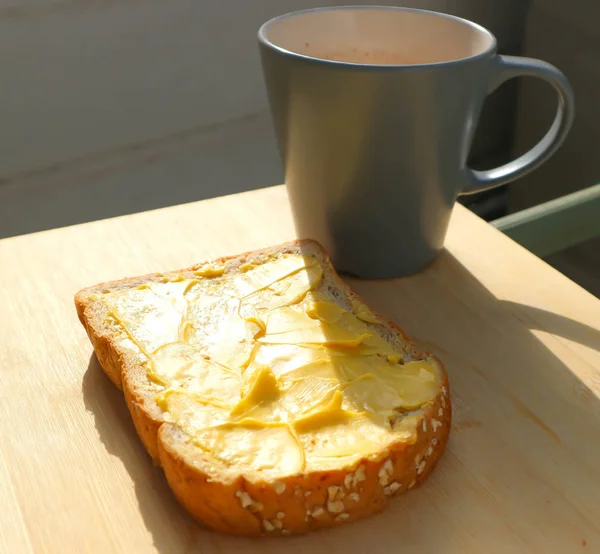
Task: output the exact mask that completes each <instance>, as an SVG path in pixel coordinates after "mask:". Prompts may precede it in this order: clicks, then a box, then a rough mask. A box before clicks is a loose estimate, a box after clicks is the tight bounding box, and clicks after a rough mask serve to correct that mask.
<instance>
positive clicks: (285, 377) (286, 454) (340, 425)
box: [103, 254, 440, 478]
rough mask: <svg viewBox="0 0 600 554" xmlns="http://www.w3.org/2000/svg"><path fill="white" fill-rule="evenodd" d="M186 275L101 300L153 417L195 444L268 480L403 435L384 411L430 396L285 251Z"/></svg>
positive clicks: (326, 465)
mask: <svg viewBox="0 0 600 554" xmlns="http://www.w3.org/2000/svg"><path fill="white" fill-rule="evenodd" d="M194 275H195V277H194V278H193V279H184V278H182V277H181V276H179V277H177V276H176V277H173V278H168V279H167V278H166V279H165V280H163V281H162V282H153V283H148V284H146V285H141V286H139V287H137V288H135V289H127V290H122V291H117V292H111V293H108V294H105V295H104V296H103V300H104V302H105V303H106V305H107V307H108V311H109V314H110V315H109V317H110V318H111V320H112V321H113V322H114V323H115V324H116V325H117V326H118V328H119V329H120V331H121V333H122V336H123V340H122V344H123V345H126V346H127V347H128V348H130V349H133V350H134V351H135V352H136V353H137V354H138V355H139V356H140V358H141V360H142V362H143V363H144V364H145V367H146V370H147V372H148V376H149V377H150V379H151V380H152V381H153V382H154V383H155V384H156V386H157V389H158V390H159V391H160V392H158V394H157V397H156V400H157V403H158V405H159V406H160V407H161V409H162V410H163V411H164V417H165V420H166V421H169V422H172V423H174V424H175V425H177V426H178V427H179V428H181V429H182V430H183V431H184V432H185V433H186V434H187V435H189V437H190V438H191V440H192V441H193V442H194V444H195V445H196V446H198V447H199V448H201V449H203V450H204V451H206V452H207V453H210V454H211V455H212V456H213V457H214V458H216V459H218V460H219V461H221V462H222V463H223V464H225V465H227V466H234V467H238V468H239V469H240V471H256V472H263V473H264V474H265V477H266V476H269V477H272V478H276V477H281V476H285V475H291V474H295V473H299V472H302V471H312V470H315V469H335V468H340V467H345V466H347V465H351V464H352V463H353V462H355V461H357V460H358V459H360V458H364V457H368V456H369V455H370V454H374V453H376V452H379V451H381V449H382V448H384V447H385V445H386V444H389V443H391V442H393V441H397V440H404V441H406V442H414V441H415V440H416V423H417V419H418V418H416V417H414V416H410V415H407V416H405V417H398V416H399V415H401V414H405V413H406V412H408V411H410V410H413V409H415V408H418V407H420V406H422V405H423V404H425V403H427V402H429V401H431V400H433V399H434V398H435V396H436V395H437V393H438V391H439V387H440V373H439V369H438V367H437V366H436V365H435V363H433V362H431V361H404V360H403V358H402V354H401V353H399V352H398V351H397V350H394V348H392V346H391V345H390V344H388V342H387V341H385V340H384V339H383V338H381V336H380V335H379V334H378V333H377V332H376V331H375V330H374V329H373V325H372V324H376V323H377V321H378V320H377V317H376V316H375V315H374V314H373V313H372V312H371V311H370V310H369V309H368V308H367V307H366V306H365V305H364V304H363V303H361V302H359V301H356V300H355V301H353V302H352V304H351V306H350V305H348V309H345V308H343V307H341V306H340V305H339V304H338V303H335V302H333V301H332V297H331V296H330V295H329V296H328V293H327V291H326V287H320V286H319V285H320V284H321V281H322V278H323V270H322V267H321V265H320V264H319V263H318V262H317V261H316V260H314V259H312V258H304V257H302V256H300V255H296V254H288V255H285V256H282V257H279V258H277V259H269V260H267V261H266V262H265V263H262V264H260V265H254V264H244V266H243V271H237V272H233V273H230V274H228V273H227V272H226V271H225V268H224V267H222V266H215V265H207V266H204V267H202V268H200V269H198V270H197V271H196V272H195V273H194Z"/></svg>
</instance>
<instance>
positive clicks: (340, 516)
mask: <svg viewBox="0 0 600 554" xmlns="http://www.w3.org/2000/svg"><path fill="white" fill-rule="evenodd" d="M349 517H350V514H346V513H343V514H340V515H339V516H337V517H336V518H335V520H336V521H346V520H347V519H348V518H349Z"/></svg>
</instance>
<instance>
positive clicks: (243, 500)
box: [235, 491, 254, 508]
mask: <svg viewBox="0 0 600 554" xmlns="http://www.w3.org/2000/svg"><path fill="white" fill-rule="evenodd" d="M235 495H236V496H237V497H238V498H239V499H240V504H241V505H242V508H248V507H249V506H252V504H254V500H252V497H251V496H250V495H249V494H248V493H247V492H246V491H236V493H235Z"/></svg>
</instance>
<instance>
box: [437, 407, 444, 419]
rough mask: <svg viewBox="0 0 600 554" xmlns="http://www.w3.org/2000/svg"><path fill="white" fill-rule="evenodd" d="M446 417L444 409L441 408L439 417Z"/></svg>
mask: <svg viewBox="0 0 600 554" xmlns="http://www.w3.org/2000/svg"><path fill="white" fill-rule="evenodd" d="M443 415H444V408H440V409H439V410H438V417H442V416H443Z"/></svg>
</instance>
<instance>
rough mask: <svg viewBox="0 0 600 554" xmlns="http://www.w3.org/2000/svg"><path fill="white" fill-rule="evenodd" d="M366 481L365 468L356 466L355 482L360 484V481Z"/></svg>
mask: <svg viewBox="0 0 600 554" xmlns="http://www.w3.org/2000/svg"><path fill="white" fill-rule="evenodd" d="M366 479H367V475H366V473H365V466H358V467H357V468H356V482H357V483H360V482H361V481H365V480H366Z"/></svg>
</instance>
